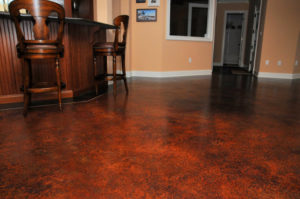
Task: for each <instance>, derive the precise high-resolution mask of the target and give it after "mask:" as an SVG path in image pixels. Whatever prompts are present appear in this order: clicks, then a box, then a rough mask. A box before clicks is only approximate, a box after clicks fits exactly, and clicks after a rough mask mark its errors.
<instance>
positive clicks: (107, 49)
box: [93, 15, 129, 96]
mask: <svg viewBox="0 0 300 199" xmlns="http://www.w3.org/2000/svg"><path fill="white" fill-rule="evenodd" d="M128 21H129V16H127V15H120V16H118V17H116V18H115V19H114V25H115V26H117V29H116V30H115V40H114V42H104V43H103V42H101V43H96V44H94V46H93V55H94V72H95V87H96V94H98V84H99V81H103V79H104V81H111V80H112V81H113V83H114V96H116V93H117V80H123V81H124V84H125V89H126V94H128V86H127V80H126V70H125V49H126V37H127V29H128ZM122 23H123V27H124V30H123V35H122V42H119V33H120V31H121V24H122ZM97 56H103V57H105V58H106V57H107V56H112V57H113V74H107V72H106V69H105V74H104V75H98V74H97ZM117 56H121V59H122V74H117V63H116V57H117ZM103 76H104V77H103Z"/></svg>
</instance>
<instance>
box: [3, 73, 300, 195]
mask: <svg viewBox="0 0 300 199" xmlns="http://www.w3.org/2000/svg"><path fill="white" fill-rule="evenodd" d="M120 83H121V82H120ZM129 89H130V90H129V91H130V93H129V95H128V97H126V95H125V89H124V87H123V84H119V85H118V95H117V98H116V99H114V98H113V95H112V92H109V93H107V94H105V95H103V96H101V97H98V98H96V99H94V100H91V101H89V102H83V103H76V104H65V105H64V112H63V113H61V112H59V111H58V108H57V106H48V107H47V106H46V107H35V108H32V109H31V110H30V112H29V114H28V116H27V118H23V115H22V109H16V110H5V111H1V112H0V198H1V199H8V198H9V199H10V198H17V199H23V198H30V199H31V198H34V199H35V198H39V199H40V198H42V199H49V198H55V199H61V198H62V199H69V198H70V199H72V198H74V199H89V198H92V199H97V198H104V199H106V198H108V199H110V198H113V199H114V198H116V199H122V198H129V199H135V198H145V199H148V198H149V199H150V198H151V199H152V198H161V199H169V198H170V199H173V198H174V199H177V198H178V199H184V198H186V199H193V198H197V199H200V198H204V199H205V198H209V199H211V198H212V199H213V198H220V199H223V198H224V199H225V198H228V199H231V198H237V199H241V198H247V199H248V198H253V199H254V198H255V199H256V198H266V199H269V198H270V199H271V198H272V199H273V198H277V199H279V198H292V199H295V198H300V81H299V80H294V81H291V80H272V79H258V80H257V79H255V78H253V77H251V76H248V75H230V74H224V75H221V74H219V75H218V74H215V75H213V76H212V77H211V76H200V77H183V78H167V79H151V78H133V79H132V80H130V82H129Z"/></svg>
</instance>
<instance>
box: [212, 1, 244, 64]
mask: <svg viewBox="0 0 300 199" xmlns="http://www.w3.org/2000/svg"><path fill="white" fill-rule="evenodd" d="M248 9H249V3H218V5H217V15H216V34H215V47H214V63H221V62H222V48H223V33H224V20H225V11H248Z"/></svg>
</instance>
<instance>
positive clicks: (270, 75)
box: [257, 72, 300, 79]
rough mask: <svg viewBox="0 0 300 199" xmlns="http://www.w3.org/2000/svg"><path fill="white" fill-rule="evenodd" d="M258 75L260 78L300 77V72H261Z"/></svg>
mask: <svg viewBox="0 0 300 199" xmlns="http://www.w3.org/2000/svg"><path fill="white" fill-rule="evenodd" d="M257 77H258V78H275V79H300V74H289V73H265V72H259V73H258V76H257Z"/></svg>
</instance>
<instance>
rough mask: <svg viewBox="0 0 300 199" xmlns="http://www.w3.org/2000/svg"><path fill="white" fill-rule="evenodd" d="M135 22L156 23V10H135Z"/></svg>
mask: <svg viewBox="0 0 300 199" xmlns="http://www.w3.org/2000/svg"><path fill="white" fill-rule="evenodd" d="M136 21H137V22H155V21H157V9H155V8H154V9H137V10H136Z"/></svg>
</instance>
